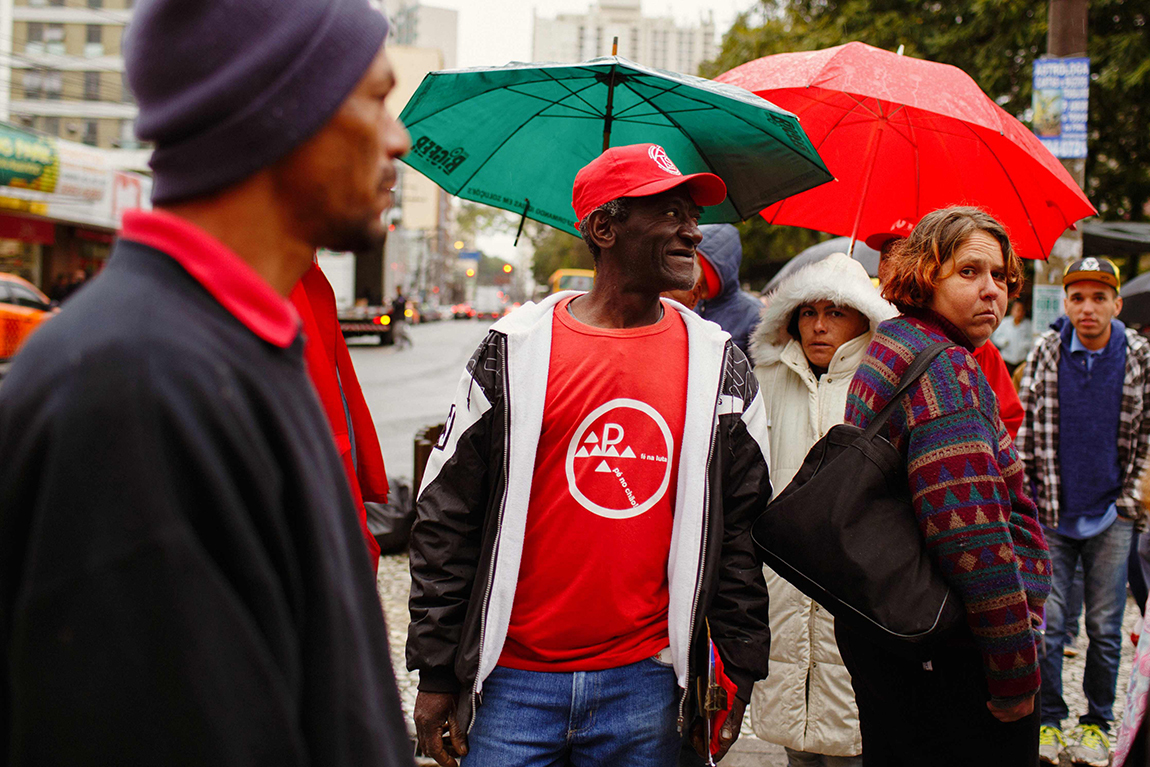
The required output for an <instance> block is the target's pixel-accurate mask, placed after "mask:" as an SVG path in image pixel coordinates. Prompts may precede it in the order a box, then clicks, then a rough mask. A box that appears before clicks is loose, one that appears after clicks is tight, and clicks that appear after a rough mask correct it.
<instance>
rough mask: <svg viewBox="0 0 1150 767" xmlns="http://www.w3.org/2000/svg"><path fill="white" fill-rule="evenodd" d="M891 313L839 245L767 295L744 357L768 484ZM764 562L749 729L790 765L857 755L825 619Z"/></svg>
mask: <svg viewBox="0 0 1150 767" xmlns="http://www.w3.org/2000/svg"><path fill="white" fill-rule="evenodd" d="M896 314H897V312H896V311H895V308H894V307H893V306H891V305H890V304H888V303H887V302H886V301H884V300H883V299H882V297H881V296H879V293H878V290H877V289H876V288H875V287H874V285H873V284H872V283H871V281H870V278H869V277H868V276H867V273H866V270H865V269H864V268H863V266H862V264H860V263H858V262H857V261H855V260H853V259H851V258H848V257H847V256H846V255H844V254H842V253H835V254H833V255H831V256H829V257H827V258H825V259H823V260H821V261H817V262H815V263H813V264H811V265H810V266H807V267H804V268H803V269H801V270H799V271H798V272H796V273H795V274H793V275H792V276H791V277H789V278H787V279H786V280H784V281H783V282H782V283H780V284H779V286H778V288H777V289H776V290H775V291H774V292H773V293H772V294H771V295H770V296H768V304H767V308H766V309H765V310H764V311H763V316H762V320H761V322H760V323H759V326H758V327H757V328H756V329H755V331H754V333H753V334H752V335H751V361H752V362H753V363H754V365H755V376H756V377H757V378H758V379H759V389H760V391H761V392H762V396H763V399H764V402H765V404H766V409H767V419H768V421H767V430H768V433H769V436H770V448H771V453H770V463H771V467H770V468H771V485H772V486H773V487H774V489H775V493H780V492H782V490H783V489H784V488H785V487H786V486H787V485H788V484H790V481H791V479H792V478H793V477H794V475H795V473H796V472H797V471H798V470H799V467H800V466H802V463H803V459H804V458H805V457H806V455H807V451H808V450H810V448H811V446H813V445H814V444H815V442H817V441H818V440H819V439H820V438H821V437H822V436H823V435H824V434H826V433H827V431H829V430H830V428H831V427H832V426H834V425H835V424H840V423H842V422H843V411H844V410H845V408H846V398H847V387H848V386H849V385H850V382H851V379H852V378H853V377H854V374H855V368H856V367H858V364H859V362H860V361H861V360H862V358H863V353H864V352H865V351H866V348H867V346H868V345H869V344H870V339H871V331H872V330H873V329H874V328H875V327H876V326H877V325H878V324H879V323H880V322H882V321H883V320H887V319H890V318H891V317H894V316H895V315H896ZM765 570H766V577H767V587H768V588H769V589H770V595H771V665H770V675H769V676H768V677H767V679H765V680H764V681H762V682H759V683H758V684H756V685H755V690H754V693H753V696H752V698H751V724H752V725H753V727H754V730H755V734H756V735H758V736H759V737H760V738H762V739H764V740H767V741H770V742H771V743H777V744H779V745H782V746H785V747H786V749H787V758H788V762H789V765H790V767H799V766H800V765H801V766H802V767H807V765H811V766H815V765H818V766H821V767H854V766H855V765H861V764H862V758H861V756H859V754H860V753H861V752H862V739H861V737H860V735H859V720H858V709H857V708H856V707H855V702H854V692H853V691H852V689H851V679H850V674H848V673H847V670H846V667H845V666H843V661H842V658H841V657H840V656H839V651H838V646H837V645H836V644H835V630H834V619H833V618H832V617H831V615H830V613H828V612H827V611H826V610H824V609H822V608H821V607H819V605H818V604H816V603H815V602H813V601H812V600H811V599H810V598H809V597H807V596H805V595H803V594H802V592H800V591H799V590H798V589H796V588H795V587H794V586H792V585H791V584H789V583H787V582H786V581H784V580H783V579H782V578H780V577H779V576H778V575H776V574H775V573H774V572H772V571H771V570H770V569H769V568H765Z"/></svg>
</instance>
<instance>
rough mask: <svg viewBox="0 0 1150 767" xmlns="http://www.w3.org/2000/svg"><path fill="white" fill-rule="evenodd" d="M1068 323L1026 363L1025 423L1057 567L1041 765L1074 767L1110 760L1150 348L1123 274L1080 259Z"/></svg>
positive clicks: (1049, 618) (1146, 435) (1024, 441)
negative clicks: (1123, 314)
mask: <svg viewBox="0 0 1150 767" xmlns="http://www.w3.org/2000/svg"><path fill="white" fill-rule="evenodd" d="M1062 284H1063V287H1064V289H1065V291H1066V298H1065V303H1064V308H1065V311H1066V315H1064V316H1061V317H1059V318H1058V319H1057V320H1055V322H1054V323H1053V324H1052V325H1051V329H1050V330H1048V331H1046V332H1045V333H1044V334H1043V335H1042V336H1041V337H1040V338H1039V340H1038V343H1037V345H1036V346H1035V347H1034V348H1033V349H1032V350H1031V351H1030V354H1029V356H1028V358H1027V360H1026V370H1025V372H1024V373H1023V376H1022V388H1021V395H1022V403H1023V408H1024V409H1025V412H1026V419H1025V420H1024V421H1023V424H1022V428H1021V429H1020V430H1019V433H1018V452H1019V455H1020V456H1021V457H1022V460H1023V462H1024V463H1025V465H1026V478H1027V481H1028V482H1029V486H1030V488H1031V489H1032V490H1033V492H1034V500H1035V502H1036V503H1037V504H1038V509H1039V513H1040V519H1041V520H1042V525H1043V527H1044V528H1045V530H1046V539H1047V541H1048V542H1049V543H1050V555H1051V559H1052V560H1053V562H1054V588H1053V590H1052V591H1051V595H1050V600H1049V601H1048V602H1047V605H1046V653H1045V655H1044V656H1043V660H1042V759H1043V761H1045V762H1047V763H1051V764H1057V763H1058V760H1059V756H1060V753H1061V752H1062V751H1063V750H1065V751H1067V752H1068V753H1069V756H1070V759H1071V761H1073V762H1074V763H1076V764H1087V765H1099V766H1104V765H1106V764H1108V762H1109V759H1110V742H1109V737H1108V733H1109V731H1110V722H1111V720H1113V718H1114V697H1115V687H1116V685H1117V683H1118V664H1119V661H1120V659H1121V653H1122V615H1123V612H1124V610H1125V607H1126V578H1127V560H1128V557H1129V554H1130V549H1131V545H1132V543H1131V542H1132V537H1133V535H1134V533H1135V526H1136V525H1142V524H1144V522H1143V521H1142V520H1143V518H1144V516H1145V515H1144V513H1143V511H1142V509H1141V507H1140V506H1139V503H1138V500H1139V490H1138V477H1139V474H1140V471H1141V468H1142V467H1143V466H1145V465H1146V462H1147V459H1148V458H1150V418H1146V417H1145V416H1144V410H1145V408H1146V407H1147V406H1150V342H1147V340H1146V339H1144V338H1143V337H1142V336H1140V335H1138V334H1137V333H1135V332H1134V331H1132V330H1127V329H1126V326H1125V325H1123V324H1122V322H1121V320H1119V319H1118V318H1117V315H1118V313H1119V312H1120V311H1121V310H1122V299H1121V298H1120V297H1119V295H1118V287H1119V275H1118V269H1117V268H1116V267H1115V266H1114V264H1113V263H1112V262H1110V261H1109V260H1107V259H1105V258H1094V257H1089V258H1082V259H1078V260H1077V261H1075V262H1074V263H1072V264H1070V266H1068V267H1067V269H1066V272H1065V273H1064V275H1063V277H1062ZM1079 562H1081V563H1082V568H1083V571H1084V575H1085V579H1084V585H1085V591H1084V597H1085V607H1086V620H1085V625H1086V637H1087V639H1088V641H1089V644H1088V646H1087V650H1086V671H1085V674H1084V676H1083V680H1082V687H1083V692H1084V693H1085V694H1086V703H1087V710H1086V712H1085V713H1084V714H1082V715H1081V716H1080V717H1079V719H1078V725H1077V726H1076V727H1075V728H1074V730H1073V731H1072V732H1070V733H1068V734H1067V735H1064V734H1063V732H1062V730H1061V727H1062V721H1063V720H1064V719H1066V718H1067V717H1068V716H1069V715H1070V711H1069V709H1068V707H1067V705H1066V702H1065V700H1064V699H1063V697H1062V658H1063V653H1062V644H1063V642H1064V641H1065V637H1066V624H1067V622H1068V621H1069V620H1070V619H1071V618H1072V617H1073V616H1071V615H1068V614H1067V610H1066V607H1067V604H1068V602H1069V592H1070V590H1071V588H1072V584H1073V578H1074V572H1075V569H1076V567H1077V565H1078V563H1079Z"/></svg>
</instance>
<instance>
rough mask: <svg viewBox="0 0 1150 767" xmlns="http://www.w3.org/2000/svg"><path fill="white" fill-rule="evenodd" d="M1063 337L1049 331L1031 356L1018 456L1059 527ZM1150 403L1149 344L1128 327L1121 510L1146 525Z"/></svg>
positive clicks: (1042, 507) (1048, 520) (1051, 523)
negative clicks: (1147, 410)
mask: <svg viewBox="0 0 1150 767" xmlns="http://www.w3.org/2000/svg"><path fill="white" fill-rule="evenodd" d="M1061 345H1062V337H1061V335H1060V334H1059V332H1058V331H1057V330H1048V331H1046V332H1045V333H1043V334H1042V337H1041V338H1039V339H1038V343H1037V344H1035V346H1034V348H1033V349H1031V350H1030V354H1029V355H1027V357H1026V369H1025V370H1024V371H1023V374H1022V385H1021V387H1020V389H1019V392H1018V394H1019V399H1021V400H1022V409H1023V411H1024V413H1025V415H1024V416H1023V419H1022V426H1021V428H1019V430H1018V437H1017V438H1016V439H1015V447H1016V448H1017V449H1018V456H1019V458H1021V459H1022V463H1023V465H1024V466H1025V468H1026V479H1027V481H1028V482H1029V484H1030V489H1031V492H1033V493H1034V502H1035V504H1036V505H1037V506H1038V519H1039V521H1041V522H1042V524H1044V525H1046V526H1047V527H1050V528H1054V527H1058V513H1059V510H1060V504H1061V500H1062V485H1061V481H1060V479H1059V471H1058V423H1059V416H1058V357H1059V351H1060V348H1061ZM1147 405H1150V342H1148V341H1147V340H1146V339H1145V338H1143V337H1142V336H1140V335H1138V334H1137V333H1135V332H1134V331H1133V330H1127V331H1126V378H1125V382H1124V383H1123V386H1122V406H1121V409H1120V411H1119V424H1118V464H1119V466H1120V467H1121V470H1122V493H1121V494H1120V495H1119V496H1118V500H1117V502H1116V504H1115V505H1116V506H1117V507H1118V514H1119V515H1120V516H1123V517H1126V518H1127V519H1133V520H1135V521H1136V522H1137V523H1138V527H1139V529H1145V527H1146V521H1145V517H1146V512H1145V511H1144V510H1143V509H1142V506H1141V504H1140V503H1139V501H1140V500H1141V497H1142V495H1141V489H1140V488H1139V486H1138V478H1139V476H1140V475H1141V474H1142V467H1144V466H1145V465H1146V460H1147V457H1148V456H1150V418H1145V417H1143V408H1144V407H1145V406H1147Z"/></svg>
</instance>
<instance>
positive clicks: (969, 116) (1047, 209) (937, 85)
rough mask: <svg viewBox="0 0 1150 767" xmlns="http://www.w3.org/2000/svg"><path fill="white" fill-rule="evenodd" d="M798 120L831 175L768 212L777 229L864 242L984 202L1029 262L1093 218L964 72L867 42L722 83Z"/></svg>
mask: <svg viewBox="0 0 1150 767" xmlns="http://www.w3.org/2000/svg"><path fill="white" fill-rule="evenodd" d="M716 79H717V80H718V81H719V82H724V83H730V84H732V85H738V86H741V87H743V88H746V89H747V90H750V91H753V92H754V93H756V94H758V95H759V96H762V97H763V98H765V99H767V100H768V101H770V102H772V103H774V104H776V105H778V106H780V107H782V108H783V109H787V110H789V111H791V112H793V113H795V114H796V115H798V118H799V121H800V122H801V123H802V126H803V129H804V130H805V131H806V133H807V135H808V136H809V137H810V139H811V141H812V142H813V143H814V145H815V148H816V149H817V150H818V152H819V155H820V156H821V157H822V158H823V161H824V162H825V163H826V166H827V168H828V169H829V170H830V171H831V173H833V174H834V176H835V181H832V182H830V183H828V184H823V185H822V186H818V187H815V188H814V189H811V190H809V191H806V192H803V193H801V194H797V195H795V196H793V197H788V198H787V199H785V200H783V201H782V202H779V203H776V204H774V205H772V206H770V207H769V208H766V209H765V210H763V211H762V215H763V217H764V218H766V219H767V221H769V222H771V223H773V224H789V225H791V226H802V227H806V228H808V229H818V230H820V231H824V232H833V233H835V234H840V235H846V236H850V237H851V238H853V239H865V238H866V237H869V236H870V235H872V234H877V233H880V232H886V231H890V230H891V229H892V227H893V226H894V224H895V222H898V221H900V220H901V221H904V222H911V223H914V222H917V221H918V220H919V219H920V218H922V216H923V215H925V214H926V213H929V212H930V211H932V210H935V209H937V208H941V207H945V206H948V205H977V206H979V207H981V208H983V209H985V210H986V211H988V212H989V213H990V214H991V215H993V216H994V217H995V218H997V219H998V220H999V221H1001V222H1002V223H1003V224H1004V225H1006V227H1007V229H1008V230H1009V232H1010V238H1011V242H1012V243H1013V244H1014V246H1015V248H1016V249H1017V251H1018V253H1019V254H1020V255H1022V256H1023V257H1025V258H1046V256H1047V254H1048V253H1049V252H1050V247H1051V245H1053V244H1054V241H1055V240H1056V239H1058V237H1059V235H1061V234H1062V233H1063V232H1064V231H1065V230H1066V229H1067V228H1068V227H1069V226H1071V225H1072V224H1073V223H1074V222H1075V221H1078V220H1079V219H1081V218H1084V217H1086V216H1090V215H1094V214H1096V213H1097V211H1095V209H1094V206H1093V205H1091V204H1090V201H1089V200H1087V199H1086V195H1084V194H1083V193H1082V190H1081V189H1079V188H1078V185H1077V184H1075V183H1074V179H1073V178H1071V177H1070V174H1069V173H1067V172H1066V169H1065V168H1063V167H1062V164H1061V163H1060V162H1059V161H1058V160H1057V159H1056V158H1055V157H1054V156H1053V155H1052V154H1051V153H1050V152H1049V150H1047V149H1046V147H1044V146H1042V144H1041V142H1039V141H1038V139H1037V138H1035V137H1034V135H1033V134H1032V133H1031V132H1030V131H1029V130H1027V129H1026V127H1025V126H1024V125H1023V124H1022V123H1020V122H1019V121H1018V120H1016V119H1015V118H1013V117H1011V116H1010V115H1009V114H1007V113H1006V112H1005V111H1004V110H1003V109H1002V108H1001V107H999V106H998V105H997V104H995V103H994V102H993V101H992V100H991V99H990V98H989V97H987V95H986V94H985V93H983V92H982V91H981V90H980V89H979V87H978V86H977V85H976V84H975V82H974V80H972V79H971V78H970V77H969V76H968V75H967V74H966V73H965V72H963V71H962V70H961V69H958V68H956V67H952V66H949V65H947V64H938V63H935V62H932V61H923V60H922V59H915V58H911V57H908V56H901V55H899V54H895V53H891V52H889V51H884V50H880V49H878V48H872V47H871V46H869V45H865V44H864V43H847V44H846V45H840V46H838V47H835V48H827V49H826V50H821V51H807V52H801V53H780V54H776V55H774V56H766V57H764V58H761V59H757V60H755V61H751V62H748V63H746V64H743V65H742V66H740V67H736V68H735V69H732V70H731V71H729V72H726V73H725V74H723V75H720V76H719V77H718V78H716Z"/></svg>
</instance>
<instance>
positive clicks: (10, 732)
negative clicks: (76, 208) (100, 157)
mask: <svg viewBox="0 0 1150 767" xmlns="http://www.w3.org/2000/svg"><path fill="white" fill-rule="evenodd" d="M386 36H387V23H386V20H385V19H384V17H383V16H382V15H381V14H380V13H379V12H378V11H376V10H374V9H373V8H372V7H371V6H370V5H369V4H368V3H367V2H366V0H277V1H276V2H266V1H264V0H259V1H252V2H243V3H232V2H221V1H220V0H144V1H143V2H140V3H138V4H137V5H136V8H135V11H134V13H133V17H132V25H131V28H130V30H128V32H127V38H126V41H125V66H126V73H127V80H128V83H129V84H130V86H131V88H132V91H133V93H134V95H135V98H136V101H137V103H138V104H139V119H138V121H137V123H136V128H137V131H138V133H139V136H140V138H141V139H142V140H145V141H149V142H153V143H154V145H155V149H154V151H153V153H152V156H151V160H150V163H151V166H152V169H153V171H154V186H153V193H152V194H153V202H154V204H155V209H154V210H153V211H150V212H142V211H129V212H127V213H125V214H124V223H123V229H122V231H121V232H120V233H119V237H118V238H117V241H116V244H115V245H114V247H113V252H112V255H111V258H110V260H109V263H108V266H107V267H106V268H105V269H104V270H103V272H102V273H101V274H100V275H99V277H97V278H95V279H93V280H92V281H91V282H90V283H89V284H88V285H87V286H86V287H85V288H84V289H83V290H82V291H80V292H79V293H78V294H76V295H75V296H74V297H73V298H71V299H70V300H69V302H68V304H67V305H66V306H65V308H64V310H63V311H62V312H61V314H60V315H59V316H58V317H56V318H55V319H53V320H52V321H51V322H50V323H48V324H47V325H45V326H44V328H43V329H42V330H40V331H38V332H37V333H36V334H35V336H34V337H33V338H32V339H31V341H30V343H29V344H28V345H27V346H26V347H25V348H24V350H23V351H22V352H21V354H20V356H19V357H18V358H17V360H16V362H15V363H14V365H13V368H12V370H11V372H10V374H9V376H8V377H7V378H6V379H5V382H4V387H3V390H2V392H0V454H2V455H4V457H5V460H4V461H3V463H2V464H0V562H3V563H4V566H3V568H0V615H2V616H3V620H0V646H2V647H3V650H4V662H3V664H0V733H3V734H2V735H0V753H3V754H5V756H6V760H5V763H6V764H10V765H80V766H83V765H101V766H102V765H113V764H114V765H155V764H197V765H209V764H211V765H252V764H276V765H320V764H322V765H337V766H338V765H349V766H350V765H357V766H362V765H389V766H390V765H403V764H411V763H412V758H411V747H410V741H409V740H408V736H407V731H406V727H405V725H404V723H403V717H402V711H401V708H400V701H399V696H398V692H397V689H396V685H395V681H394V677H393V673H392V669H391V663H390V658H389V652H388V634H387V629H386V626H385V625H384V622H383V617H382V614H381V610H380V605H379V597H378V595H377V593H376V589H375V580H374V578H373V577H372V573H371V572H370V571H369V565H368V559H367V556H366V555H365V551H364V545H363V539H362V537H361V532H360V527H359V525H358V524H357V523H356V513H355V509H354V508H353V507H352V501H351V496H350V495H349V493H348V487H347V478H346V477H345V475H344V469H343V465H342V464H341V462H340V457H339V455H338V453H337V451H336V449H335V447H334V444H333V441H332V432H331V428H330V425H329V423H328V422H327V421H326V419H325V417H324V413H323V411H322V410H321V408H320V406H319V402H318V401H317V399H316V394H315V391H314V389H313V388H312V385H311V382H310V381H309V380H308V377H307V371H306V369H305V360H304V352H303V348H304V343H303V339H302V337H301V334H300V320H299V317H298V315H297V314H296V312H295V310H294V309H293V308H292V305H291V303H290V302H289V301H288V298H287V296H288V295H289V293H290V292H291V291H292V289H293V288H294V287H295V285H296V283H297V282H298V281H299V279H300V277H301V275H303V274H304V273H305V272H307V270H308V269H309V267H310V266H311V263H312V258H313V255H314V253H315V250H316V249H317V248H318V247H327V248H331V249H333V250H337V251H346V250H360V249H365V248H367V247H372V246H378V244H379V243H380V242H382V240H383V236H384V230H383V227H382V225H381V223H380V216H381V214H382V212H383V210H384V209H385V208H386V206H387V205H388V204H389V203H390V193H389V191H388V189H389V187H391V186H392V184H393V183H394V180H395V168H394V166H393V160H394V158H395V157H397V156H399V155H401V154H402V153H403V152H404V151H405V150H406V148H407V146H408V139H407V136H406V133H405V132H404V131H403V129H402V127H401V126H400V125H399V124H398V123H396V122H395V121H394V120H393V119H392V118H391V117H390V116H389V115H388V114H387V111H386V110H385V108H384V106H383V97H384V96H385V95H386V94H387V93H388V91H389V90H391V88H392V85H393V76H392V72H391V68H390V65H389V63H388V59H387V57H386V56H385V55H384V51H383V42H384V40H385V38H386Z"/></svg>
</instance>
